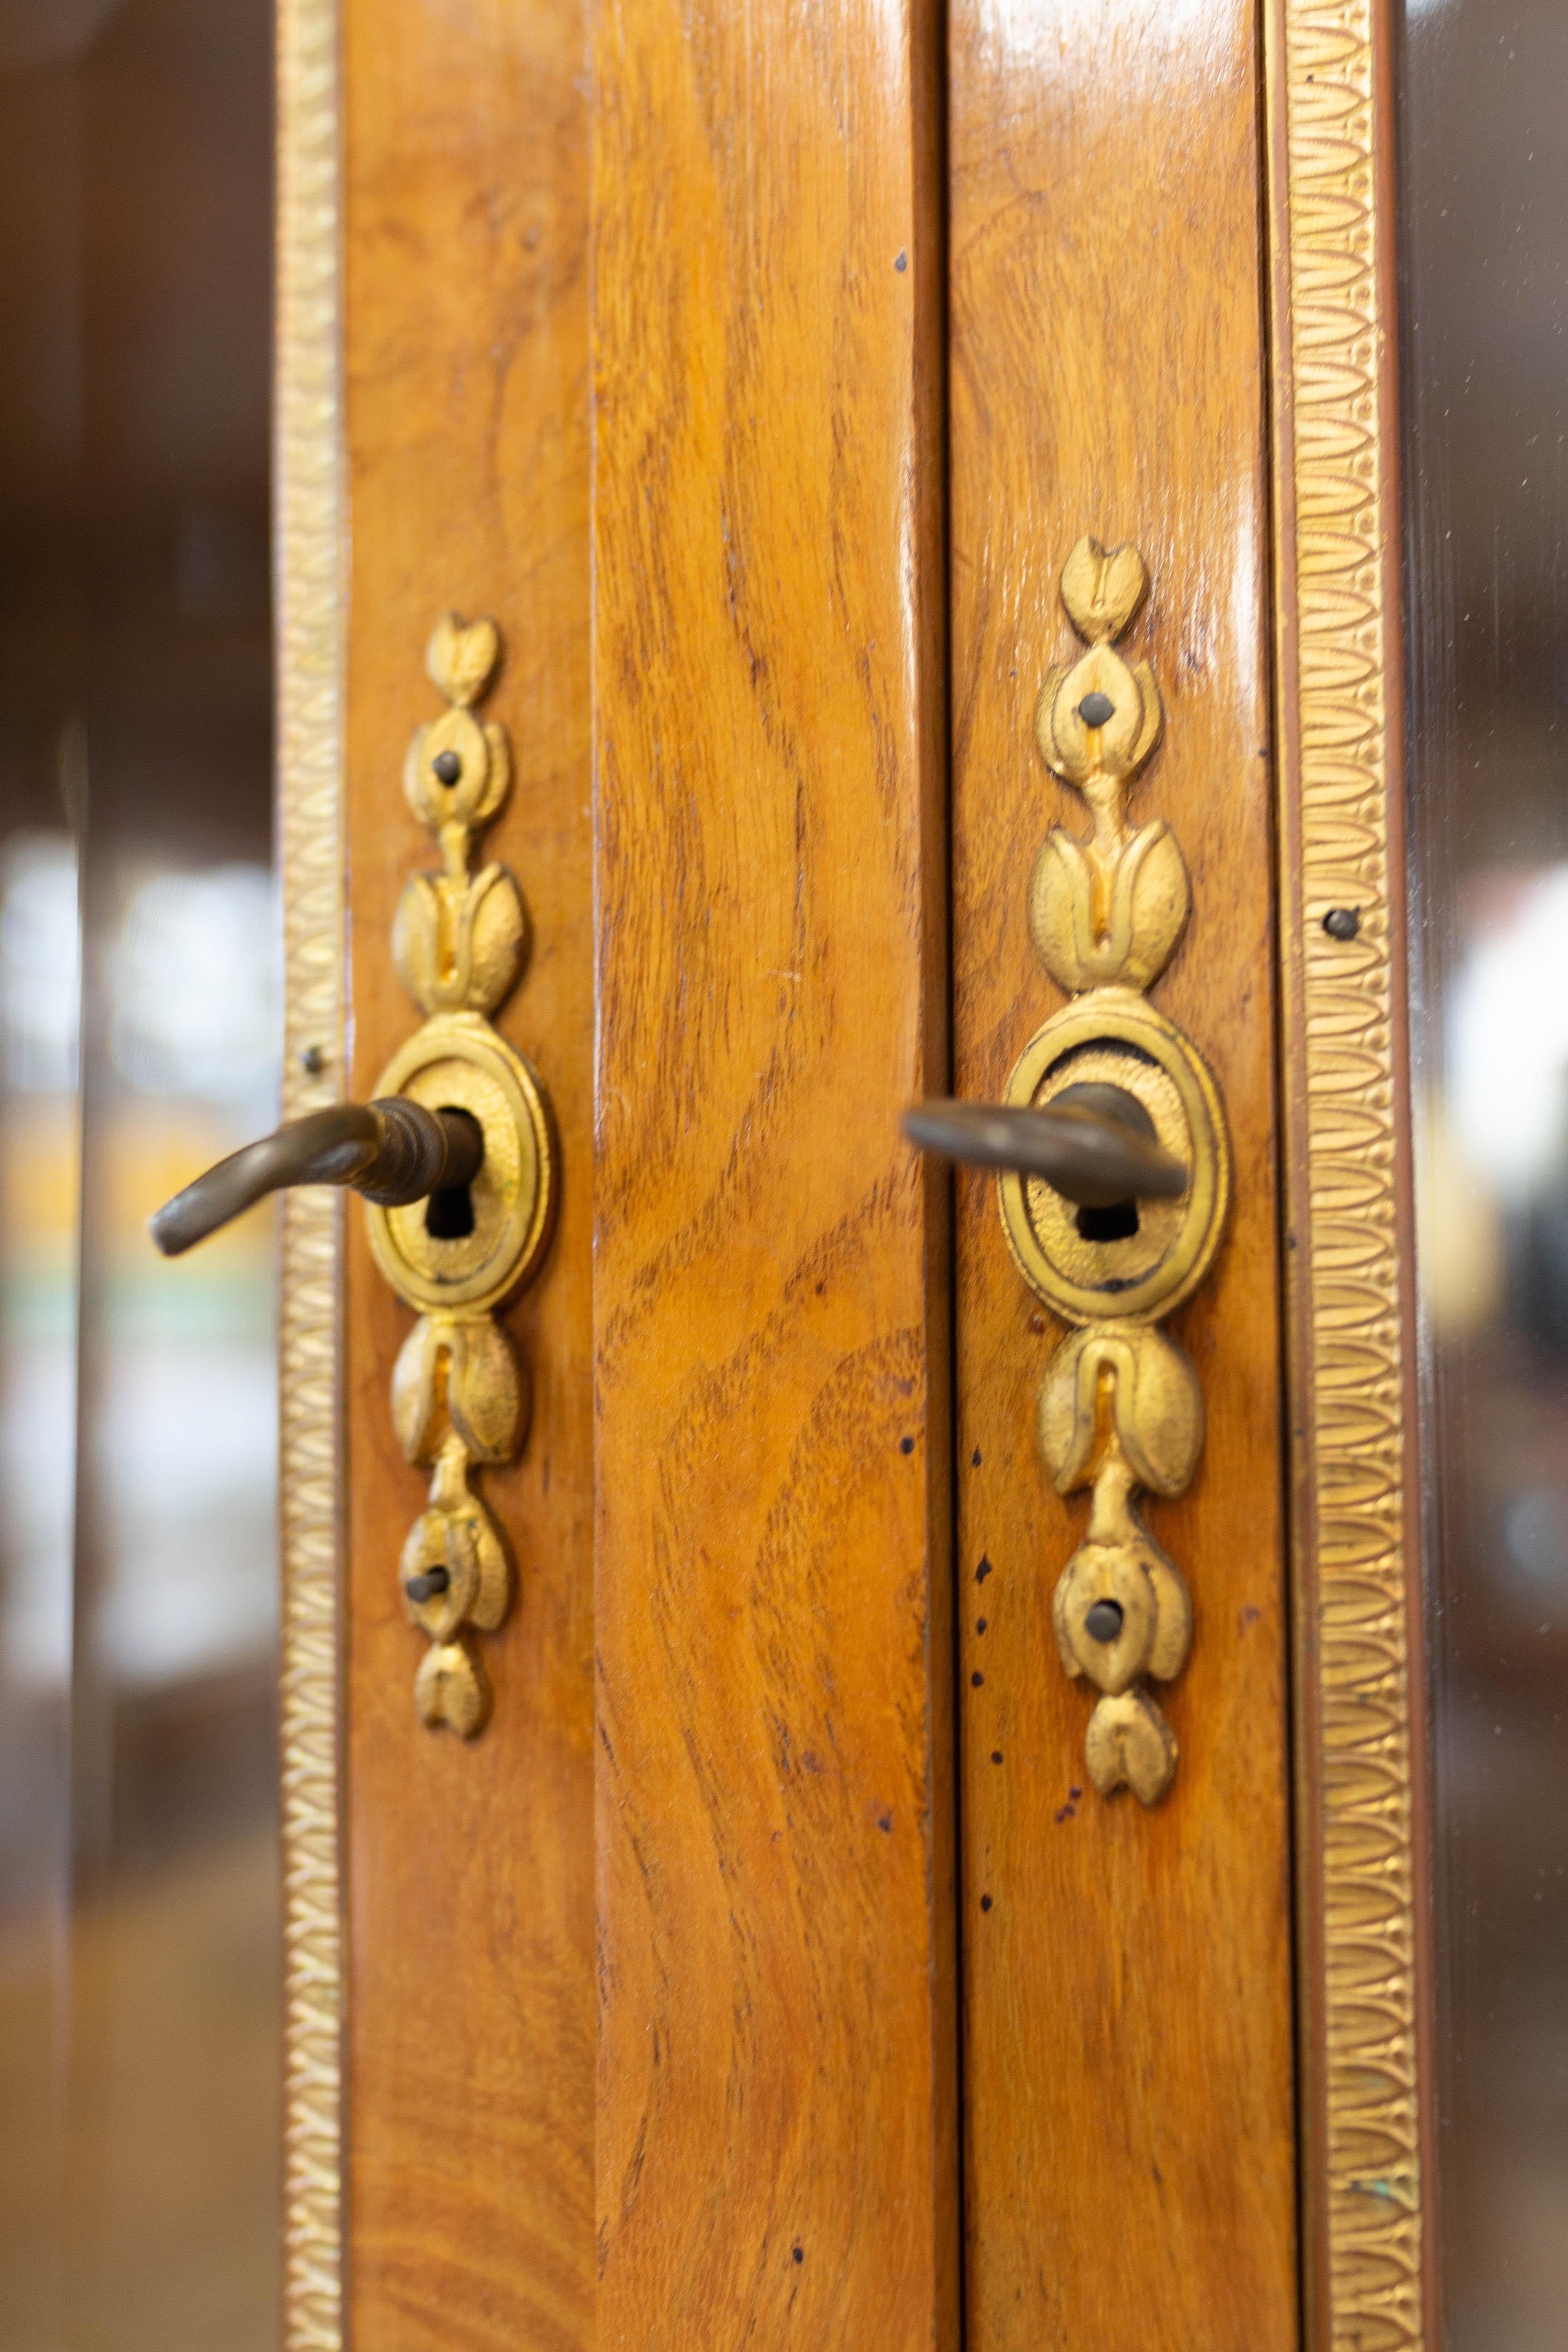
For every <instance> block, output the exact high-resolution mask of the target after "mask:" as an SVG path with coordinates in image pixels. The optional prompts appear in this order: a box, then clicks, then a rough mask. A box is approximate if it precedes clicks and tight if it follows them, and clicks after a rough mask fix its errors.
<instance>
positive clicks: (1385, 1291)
mask: <svg viewBox="0 0 1568 2352" xmlns="http://www.w3.org/2000/svg"><path fill="white" fill-rule="evenodd" d="M1283 25H1284V59H1283V64H1284V95H1285V119H1286V167H1287V175H1288V176H1287V186H1286V192H1285V194H1286V212H1287V220H1288V242H1289V255H1288V262H1289V305H1290V322H1291V327H1290V331H1291V342H1292V374H1291V381H1290V408H1291V409H1292V410H1293V417H1294V441H1293V446H1292V447H1291V448H1290V449H1289V451H1288V452H1287V453H1285V454H1286V462H1287V463H1288V464H1289V467H1290V470H1291V475H1292V478H1293V484H1294V491H1295V505H1296V532H1295V544H1294V565H1295V576H1294V580H1293V582H1292V583H1289V585H1290V586H1291V587H1293V590H1294V596H1295V603H1296V615H1297V625H1298V662H1299V696H1300V702H1299V716H1300V796H1301V797H1300V845H1301V865H1300V903H1299V905H1298V907H1297V908H1296V909H1295V910H1294V913H1295V920H1296V922H1297V923H1298V924H1299V926H1300V932H1299V936H1300V942H1301V950H1302V962H1303V971H1302V982H1301V986H1302V995H1301V1002H1300V1021H1301V1024H1302V1027H1301V1034H1302V1040H1303V1044H1304V1058H1305V1076H1306V1125H1307V1160H1308V1192H1309V1216H1310V1252H1309V1265H1308V1275H1307V1279H1308V1283H1309V1286H1310V1289H1309V1297H1310V1307H1309V1313H1310V1331H1311V1369H1310V1381H1311V1416H1310V1427H1311V1438H1310V1444H1311V1460H1310V1479H1311V1485H1312V1490H1313V1499H1314V1507H1315V1519H1316V1540H1317V1556H1316V1561H1315V1571H1316V1591H1317V1623H1316V1632H1317V1636H1318V1643H1317V1664H1316V1675H1317V1700H1318V1706H1319V1711H1320V1723H1321V1774H1322V1780H1321V1790H1320V1791H1319V1795H1318V1803H1319V1806H1320V1827H1321V1854H1322V1864H1321V1867H1322V1887H1321V1895H1322V1920H1323V1945H1324V1948H1323V1955H1322V1959H1323V1979H1324V1982H1323V1997H1324V2020H1325V2027H1326V2040H1327V2050H1326V2063H1325V2074H1324V2085H1323V2087H1324V2104H1325V2109H1326V2126H1327V2159H1328V2181H1327V2184H1326V2188H1327V2200H1326V2208H1325V2221H1326V2229H1327V2238H1328V2282H1327V2285H1328V2309H1327V2312H1326V2314H1325V2319H1326V2326H1325V2335H1326V2338H1327V2341H1328V2343H1329V2344H1330V2345H1331V2347H1334V2352H1352V2347H1353V2352H1416V2347H1419V2346H1420V2345H1421V2343H1422V2340H1423V2333H1422V2330H1423V2322H1422V2307H1421V2275H1420V2273H1421V2179H1420V2170H1419V2163H1418V2139H1417V2105H1416V2033H1415V1931H1414V1916H1413V1867H1412V1844H1411V1840H1412V1802H1411V1794H1412V1784H1411V1771H1412V1753H1411V1749H1412V1741H1411V1693H1410V1686H1409V1638H1408V1629H1407V1626H1406V1622H1405V1608H1406V1601H1405V1506H1404V1495H1403V1477H1404V1468H1405V1464H1404V1446H1405V1440H1404V1432H1403V1423H1402V1414H1403V1410H1404V1398H1403V1376H1402V1354H1401V1317H1400V1265H1399V1255H1398V1234H1397V1223H1396V1218H1397V1192H1396V1175H1397V1149H1398V1146H1397V1139H1396V1132H1395V1125H1394V1085H1395V1071H1394V1027H1393V1019H1392V1010H1393V998H1392V990H1393V972H1392V970H1391V961H1390V958H1391V944H1390V912H1391V909H1390V896H1389V894H1390V890H1391V887H1397V884H1398V878H1399V877H1397V876H1394V875H1391V873H1390V870H1389V853H1388V843H1389V824H1388V802H1387V792H1388V773H1387V762H1386V756H1385V744H1386V728H1387V725H1388V708H1389V694H1388V682H1387V679H1386V677H1385V674H1384V663H1385V658H1386V656H1385V643H1386V640H1385V635H1384V628H1385V619H1386V615H1385V610H1384V595H1385V591H1384V562H1385V543H1386V515H1385V505H1386V501H1387V498H1388V476H1389V471H1390V467H1391V456H1390V453H1388V452H1387V451H1385V450H1384V447H1383V446H1382V442H1381V440H1380V415H1381V394H1382V391H1383V385H1382V383H1381V381H1380V377H1381V371H1382V369H1383V366H1384V358H1383V354H1384V351H1385V350H1386V349H1388V348H1390V347H1391V342H1392V319H1391V317H1389V316H1387V315H1383V316H1380V304H1384V303H1387V302H1391V301H1392V291H1391V289H1384V288H1382V287H1381V285H1380V280H1379V273H1378V269H1377V237H1378V221H1377V187H1378V183H1377V178H1376V173H1375V168H1374V164H1375V159H1374V153H1373V140H1374V121H1375V114H1374V106H1373V89H1374V82H1373V71H1374V58H1373V0H1284V6H1283ZM1385 335H1386V336H1387V337H1388V341H1386V342H1385V341H1384V336H1385ZM1342 906H1351V907H1357V908H1360V910H1361V929H1360V931H1359V934H1358V935H1357V936H1356V938H1355V939H1354V940H1353V941H1349V942H1347V941H1344V940H1331V939H1330V938H1329V937H1328V936H1327V935H1326V934H1325V932H1324V930H1323V928H1322V919H1323V916H1324V914H1325V912H1326V911H1327V910H1328V909H1329V908H1331V907H1342Z"/></svg>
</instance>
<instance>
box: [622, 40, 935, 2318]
mask: <svg viewBox="0 0 1568 2352" xmlns="http://www.w3.org/2000/svg"><path fill="white" fill-rule="evenodd" d="M936 33H937V26H936V22H935V18H934V14H933V12H931V10H930V9H927V8H923V7H916V6H913V5H871V0H805V5H784V0H688V5H684V6H679V5H675V0H604V5H602V6H601V8H600V10H599V15H598V20H597V34H596V53H595V176H594V224H595V227H594V236H595V267H594V280H595V329H594V331H595V415H596V428H595V680H594V701H595V779H596V790H597V803H596V861H597V887H598V898H599V969H600V1007H599V1048H598V1056H599V1058H598V1071H597V1118H598V1161H597V1171H596V1224H597V1255H596V1269H595V1329H596V1345H597V1383H598V1479H599V1491H598V1531H597V1570H596V1640H597V1646H598V1653H599V1660H600V1679H599V1698H598V1708H599V1715H598V1725H599V1768H598V1769H599V1790H598V1838H599V1856H598V1874H599V1931H600V1954H601V1970H602V1994H601V2000H602V2007H601V2018H600V2035H601V2046H600V2070H601V2071H600V2087H599V2102H600V2103H599V2147H598V2173H599V2228H600V2238H601V2248H602V2259H603V2265H604V2267H603V2273H602V2277H601V2283H600V2291H599V2292H600V2303H599V2324H600V2331H601V2342H602V2343H603V2344H604V2345H605V2346H615V2347H624V2352H661V2347H680V2352H733V2347H735V2346H737V2345H739V2344H741V2343H755V2344H757V2345H759V2346H773V2345H778V2344H783V2343H784V2342H785V2341H786V2340H787V2341H790V2342H798V2343H800V2344H802V2345H809V2346H811V2347H814V2352H816V2347H822V2352H827V2347H854V2352H863V2347H868V2346H873V2345H875V2346H888V2347H893V2346H897V2347H900V2352H905V2347H917V2346H921V2345H930V2346H933V2347H934V2346H938V2345H941V2346H943V2347H946V2346H949V2345H951V2344H952V2342H953V2341H954V2337H955V2333H956V2312H955V2308H954V2269H955V2265H954V2259H953V2256H954V2250H955V2242H956V2230H955V2227H954V2221H953V2202H954V2165H953V2156H952V2145H953V2125H952V2061H953V2040H954V2037H953V2032H952V2020H951V2014H950V2001H949V1995H950V1986H951V1979H952V1960H951V1954H952V1911H951V1867H952V1865H951V1818H950V1817H951V1811H952V1785H951V1778H950V1774H949V1772H948V1768H947V1739H948V1717H949V1712H950V1697H949V1694H950V1690H951V1675H952V1666H951V1653H950V1649H949V1642H950V1620H949V1613H948V1608H947V1599H948V1580H949V1576H950V1568H951V1563H950V1545H949V1512H950V1500H949V1497H950V1476H949V1460H950V1454H949V1445H950V1438H949V1430H948V1423H947V1415H946V1401H945V1385H946V1382H945V1372H946V1358H947V1346H948V1342H947V1336H946V1302H945V1249H946V1243H945V1234H944V1233H943V1230H942V1223H941V1218H940V1203H941V1200H942V1192H943V1190H944V1188H943V1187H942V1186H941V1185H932V1184H930V1183H929V1181H928V1180H927V1179H926V1178H925V1177H924V1176H923V1174H922V1172H921V1169H920V1166H919V1164H918V1162H917V1160H916V1158H915V1155H914V1154H913V1153H912V1152H911V1151H910V1150H909V1149H908V1147H907V1146H906V1145H904V1144H903V1143H902V1141H901V1140H900V1136H899V1132H898V1118H899V1114H900V1110H901V1108H903V1106H904V1105H905V1104H906V1103H907V1102H908V1101H909V1100H910V1098H911V1097H915V1096H917V1095H919V1094H921V1093H922V1092H924V1091H926V1090H927V1088H928V1087H930V1086H931V1083H932V1076H931V1074H932V1073H933V1071H934V1073H935V1083H936V1084H937V1085H938V1086H940V1084H941V1080H942V1062H941V1044H942V1026H943V1022H944V1018H945V1009H946V975H945V971H944V968H943V963H942V932H943V923H942V892H943V878H944V877H943V867H944V857H943V836H944V821H943V808H942V784H943V770H944V764H945V763H944V758H943V749H944V747H943V725H942V671H941V652H942V638H941V625H942V578H941V569H940V551H941V538H940V529H941V506H940V487H941V465H940V450H939V448H938V446H937V443H936V440H935V429H936V427H937V425H938V423H939V417H938V413H937V402H938V397H939V393H940V384H941V362H942V351H941V345H940V318H941V300H942V280H941V268H940V256H939V254H938V251H937V248H936V243H935V234H934V232H935V226H936V220H935V214H936V205H935V197H936V194H937V189H936V185H935V174H934V170H933V147H934V141H935V135H936V131H937V127H938V123H939V106H938V100H937V97H936V93H935V92H934V90H933V89H932V87H931V67H932V63H933V59H934V56H935V51H936V46H937V44H936ZM933 1203H934V1204H935V1205H934V1206H933Z"/></svg>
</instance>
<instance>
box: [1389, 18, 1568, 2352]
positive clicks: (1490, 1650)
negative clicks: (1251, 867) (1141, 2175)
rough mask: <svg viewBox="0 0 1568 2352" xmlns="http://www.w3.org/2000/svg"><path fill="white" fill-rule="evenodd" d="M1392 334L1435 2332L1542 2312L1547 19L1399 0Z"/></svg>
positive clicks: (1561, 1188)
mask: <svg viewBox="0 0 1568 2352" xmlns="http://www.w3.org/2000/svg"><path fill="white" fill-rule="evenodd" d="M1405 46H1406V58H1405V78H1404V99H1403V106H1404V118H1405V119H1404V124H1403V131H1404V167H1403V168H1404V190H1403V207H1404V209H1403V218H1402V221H1401V239H1402V258H1403V263H1404V268H1405V338H1404V351H1403V367H1404V396H1405V431H1406V449H1405V461H1406V465H1405V475H1406V506H1407V518H1408V549H1407V566H1408V568H1407V610H1408V628H1409V651H1410V663H1411V679H1412V688H1413V696H1412V705H1411V714H1410V743H1411V752H1412V766H1411V803H1412V818H1413V866H1412V889H1413V924H1412V929H1413V934H1414V937H1415V942H1416V953H1415V983H1416V1019H1415V1044H1416V1064H1417V1079H1418V1086H1419V1088H1420V1097H1421V1109H1420V1133H1419V1139H1418V1145H1419V1183H1420V1199H1419V1205H1418V1214H1417V1242H1418V1253H1419V1271H1420V1285H1421V1297H1422V1305H1423V1309H1424V1314H1425V1319H1426V1370H1427V1375H1428V1386H1429V1394H1428V1416H1427V1426H1426V1433H1425V1444H1426V1461H1425V1469H1426V1492H1427V1501H1428V1525H1427V1530H1426V1541H1427V1580H1428V1592H1429V1601H1430V1626H1431V1640H1432V1661H1433V1703H1434V1710H1435V1713H1434V1738H1435V1759H1436V1901H1437V1932H1438V1995H1439V2019H1438V2044H1439V2046H1438V2065H1439V2076H1440V2095H1441V2111H1440V2127H1439V2128H1440V2150H1439V2158H1440V2179H1439V2184H1438V2189H1439V2210H1440V2216H1441V2227H1440V2244H1441V2261H1442V2272H1443V2293H1444V2311H1445V2330H1446V2332H1445V2336H1444V2342H1445V2346H1446V2347H1447V2352H1548V2347H1553V2346H1555V2345H1557V2344H1560V2343H1561V2342H1562V2341H1563V2330H1564V2320H1563V2312H1564V2309H1565V2308H1568V1807H1565V1806H1564V1803H1563V1790H1564V1789H1568V964H1565V943H1568V142H1565V141H1564V139H1563V120H1564V115H1565V111H1568V9H1565V8H1564V7H1563V5H1561V0H1424V5H1417V0H1408V6H1407V10H1406V24H1405Z"/></svg>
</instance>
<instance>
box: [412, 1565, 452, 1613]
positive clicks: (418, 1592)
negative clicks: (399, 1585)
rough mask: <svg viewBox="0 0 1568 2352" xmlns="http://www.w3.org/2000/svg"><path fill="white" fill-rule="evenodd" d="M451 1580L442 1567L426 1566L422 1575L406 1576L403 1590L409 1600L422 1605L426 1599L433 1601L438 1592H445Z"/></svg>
mask: <svg viewBox="0 0 1568 2352" xmlns="http://www.w3.org/2000/svg"><path fill="white" fill-rule="evenodd" d="M451 1581H452V1580H451V1578H450V1577H449V1576H448V1575H447V1571H446V1570H445V1569H444V1568H427V1569H426V1571H425V1573H424V1575H423V1576H410V1577H408V1578H406V1579H405V1581H404V1586H403V1590H404V1591H405V1592H406V1593H407V1595H408V1598H409V1599H410V1601H418V1602H419V1603H420V1604H421V1605H423V1604H424V1603H425V1602H426V1601H434V1600H435V1598H436V1595H437V1593H438V1592H445V1591H446V1590H447V1586H448V1585H449V1584H450V1583H451Z"/></svg>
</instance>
